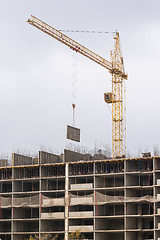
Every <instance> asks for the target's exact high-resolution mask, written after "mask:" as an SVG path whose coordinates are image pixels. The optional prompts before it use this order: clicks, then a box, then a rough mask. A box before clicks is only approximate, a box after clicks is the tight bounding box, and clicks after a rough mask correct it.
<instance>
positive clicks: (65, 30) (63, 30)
mask: <svg viewBox="0 0 160 240" xmlns="http://www.w3.org/2000/svg"><path fill="white" fill-rule="evenodd" d="M58 31H60V32H76V33H115V32H105V31H85V30H67V29H59V30H58Z"/></svg>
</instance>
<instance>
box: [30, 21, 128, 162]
mask: <svg viewBox="0 0 160 240" xmlns="http://www.w3.org/2000/svg"><path fill="white" fill-rule="evenodd" d="M27 22H28V23H29V24H31V25H33V26H34V27H36V28H38V29H40V30H41V31H42V32H44V33H46V34H48V35H50V36H51V37H53V38H55V39H57V40H58V41H60V42H62V43H64V44H65V45H67V46H68V47H70V48H71V49H72V50H74V51H76V52H78V53H81V54H82V55H84V56H86V57H87V58H89V59H91V60H92V61H94V62H96V63H98V64H100V65H101V66H102V67H104V68H106V69H107V70H108V71H109V72H110V73H111V74H112V92H108V93H105V94H104V99H105V102H106V103H110V104H112V158H119V157H123V156H124V148H125V146H124V143H125V139H124V137H125V136H124V108H123V98H124V96H123V95H124V87H123V79H125V80H127V77H128V76H127V74H125V71H124V65H123V58H122V56H121V50H120V42H119V33H118V32H116V33H115V36H114V39H115V46H114V51H113V53H112V52H111V62H109V61H107V60H106V59H104V58H103V57H101V56H99V55H98V54H96V53H94V52H93V51H91V50H89V49H88V48H86V47H84V46H82V45H81V44H79V43H78V42H76V41H74V40H73V39H71V38H69V37H68V36H66V35H65V34H63V33H62V32H61V31H58V30H56V29H55V28H53V27H51V26H49V25H48V24H46V23H45V22H43V21H41V20H40V19H38V18H36V17H34V16H31V18H30V19H28V21H27Z"/></svg>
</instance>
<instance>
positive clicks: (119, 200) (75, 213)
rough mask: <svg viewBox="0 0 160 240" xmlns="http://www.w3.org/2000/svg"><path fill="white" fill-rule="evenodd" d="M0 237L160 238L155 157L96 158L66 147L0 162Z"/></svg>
mask: <svg viewBox="0 0 160 240" xmlns="http://www.w3.org/2000/svg"><path fill="white" fill-rule="evenodd" d="M0 164H1V167H0V239H1V240H24V239H26V238H27V237H29V236H30V235H35V234H37V235H39V236H40V235H42V234H43V233H51V234H52V235H55V234H58V238H59V239H64V237H65V239H66V240H67V235H68V233H69V232H73V231H75V230H79V231H80V232H82V233H83V235H84V237H85V239H90V240H91V239H94V240H110V239H113V240H123V239H125V240H135V239H136V240H147V239H155V240H159V239H160V157H147V158H136V159H135V158H134V159H133V158H132V159H131V158H129V159H116V160H109V159H101V160H95V159H93V158H91V157H86V156H83V155H82V154H78V153H74V152H71V151H65V152H64V156H56V155H54V154H50V153H45V152H39V157H38V158H31V157H26V156H22V155H19V154H13V156H12V165H11V166H8V165H7V162H6V161H5V160H1V161H0Z"/></svg>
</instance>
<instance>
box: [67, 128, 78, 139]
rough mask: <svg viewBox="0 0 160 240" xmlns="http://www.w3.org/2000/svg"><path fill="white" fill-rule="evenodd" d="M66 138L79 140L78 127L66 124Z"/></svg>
mask: <svg viewBox="0 0 160 240" xmlns="http://www.w3.org/2000/svg"><path fill="white" fill-rule="evenodd" d="M67 139H70V140H72V141H75V142H80V129H79V128H75V127H72V126H69V125H67Z"/></svg>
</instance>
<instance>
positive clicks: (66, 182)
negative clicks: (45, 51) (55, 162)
mask: <svg viewBox="0 0 160 240" xmlns="http://www.w3.org/2000/svg"><path fill="white" fill-rule="evenodd" d="M65 167H66V169H65V240H68V185H69V178H68V163H66V164H65Z"/></svg>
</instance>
